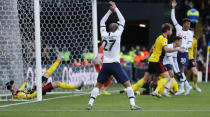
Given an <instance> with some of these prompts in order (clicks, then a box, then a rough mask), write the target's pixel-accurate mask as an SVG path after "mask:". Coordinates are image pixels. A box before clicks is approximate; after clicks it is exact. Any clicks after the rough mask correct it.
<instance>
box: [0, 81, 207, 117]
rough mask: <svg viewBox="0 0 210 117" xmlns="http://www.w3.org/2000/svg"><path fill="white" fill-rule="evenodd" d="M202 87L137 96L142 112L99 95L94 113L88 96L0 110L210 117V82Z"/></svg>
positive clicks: (78, 116) (52, 116) (40, 116)
mask: <svg viewBox="0 0 210 117" xmlns="http://www.w3.org/2000/svg"><path fill="white" fill-rule="evenodd" d="M199 86H200V88H202V93H201V94H200V93H197V92H195V91H191V93H190V95H189V96H184V95H181V96H173V97H171V98H165V97H164V98H161V99H159V98H156V97H152V96H149V95H148V96H136V104H137V105H139V106H141V107H143V110H142V111H129V101H128V99H127V97H126V95H121V94H119V93H113V94H112V95H111V96H105V95H102V96H98V97H97V99H96V101H95V103H94V107H93V110H91V111H87V110H85V108H86V106H87V103H88V100H89V95H82V96H76V97H69V98H63V99H55V100H49V101H43V102H36V103H28V104H23V105H17V106H10V107H6V108H0V117H14V116H15V117H26V116H27V117H59V116H60V117H67V116H68V117H137V116H141V117H210V83H200V84H199ZM114 89H117V88H116V87H115V88H114ZM66 95H75V94H66ZM56 96H57V95H48V96H46V97H44V98H51V97H56ZM0 103H1V105H3V104H9V103H17V102H0ZM2 103H3V104H2Z"/></svg>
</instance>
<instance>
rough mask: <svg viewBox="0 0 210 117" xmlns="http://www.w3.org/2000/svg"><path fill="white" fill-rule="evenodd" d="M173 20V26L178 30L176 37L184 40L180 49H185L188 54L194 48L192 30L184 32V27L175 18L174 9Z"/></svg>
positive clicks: (172, 12) (173, 12)
mask: <svg viewBox="0 0 210 117" xmlns="http://www.w3.org/2000/svg"><path fill="white" fill-rule="evenodd" d="M171 19H172V21H173V24H174V26H175V28H176V35H177V36H179V37H181V38H182V45H181V46H180V47H184V48H185V52H188V48H190V47H191V46H192V42H193V33H192V31H190V30H187V31H184V30H183V29H182V26H180V25H179V24H178V22H177V21H176V18H175V9H172V11H171Z"/></svg>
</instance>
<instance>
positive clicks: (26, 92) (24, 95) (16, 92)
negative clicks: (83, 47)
mask: <svg viewBox="0 0 210 117" xmlns="http://www.w3.org/2000/svg"><path fill="white" fill-rule="evenodd" d="M62 58H63V57H62V56H59V57H58V59H57V60H56V61H55V63H54V64H53V65H52V66H51V67H50V68H49V69H48V70H47V71H46V72H45V73H44V75H43V76H42V95H46V93H47V92H51V90H52V89H54V88H57V87H60V88H63V89H81V88H82V86H83V84H84V83H83V82H81V83H79V84H78V85H71V84H67V83H62V82H59V81H53V82H47V80H48V78H49V77H50V75H51V74H52V73H53V72H54V71H55V70H56V68H57V67H58V65H59V63H60V61H61V59H62ZM27 81H28V78H25V80H24V83H23V85H22V86H21V87H20V88H19V89H18V87H17V84H15V82H14V81H13V80H11V81H10V82H7V83H6V87H7V90H10V91H11V93H12V95H13V97H14V98H18V99H31V98H35V97H36V96H37V91H36V88H33V89H27V88H25V86H26V83H27Z"/></svg>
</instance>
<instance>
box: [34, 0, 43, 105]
mask: <svg viewBox="0 0 210 117" xmlns="http://www.w3.org/2000/svg"><path fill="white" fill-rule="evenodd" d="M34 26H35V51H36V67H35V69H36V76H35V79H36V81H37V82H36V84H37V101H42V82H41V81H42V80H41V75H42V65H41V37H40V5H39V0H34Z"/></svg>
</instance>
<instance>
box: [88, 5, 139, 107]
mask: <svg viewBox="0 0 210 117" xmlns="http://www.w3.org/2000/svg"><path fill="white" fill-rule="evenodd" d="M109 4H110V5H111V6H110V9H109V11H108V12H107V13H106V14H105V16H104V17H103V18H102V19H101V22H100V33H101V37H102V45H103V48H104V50H103V52H104V60H103V66H102V68H101V70H100V72H99V75H98V78H97V83H96V85H95V86H94V88H93V90H92V91H91V96H90V100H89V103H88V107H87V109H88V110H91V109H92V106H93V103H94V101H95V99H96V97H97V95H98V93H99V88H100V87H101V86H102V84H104V83H105V82H107V81H108V79H109V77H110V75H113V76H114V77H115V78H116V80H117V81H118V82H119V83H122V84H123V86H124V87H125V88H126V89H127V96H128V98H129V100H130V109H131V110H140V109H141V107H139V106H137V105H136V104H135V96H134V92H133V89H132V88H131V83H130V80H129V78H128V76H127V74H126V73H125V71H124V70H123V69H122V67H121V65H120V42H121V35H122V33H123V30H124V25H125V19H124V17H123V16H122V14H121V12H120V11H119V9H118V8H117V7H116V5H115V3H114V2H112V1H110V2H109ZM114 12H116V14H117V17H118V19H119V20H120V24H119V25H118V24H117V23H111V24H110V25H109V31H110V32H107V31H106V25H105V22H106V21H107V19H108V17H109V16H110V15H111V14H112V13H114Z"/></svg>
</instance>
